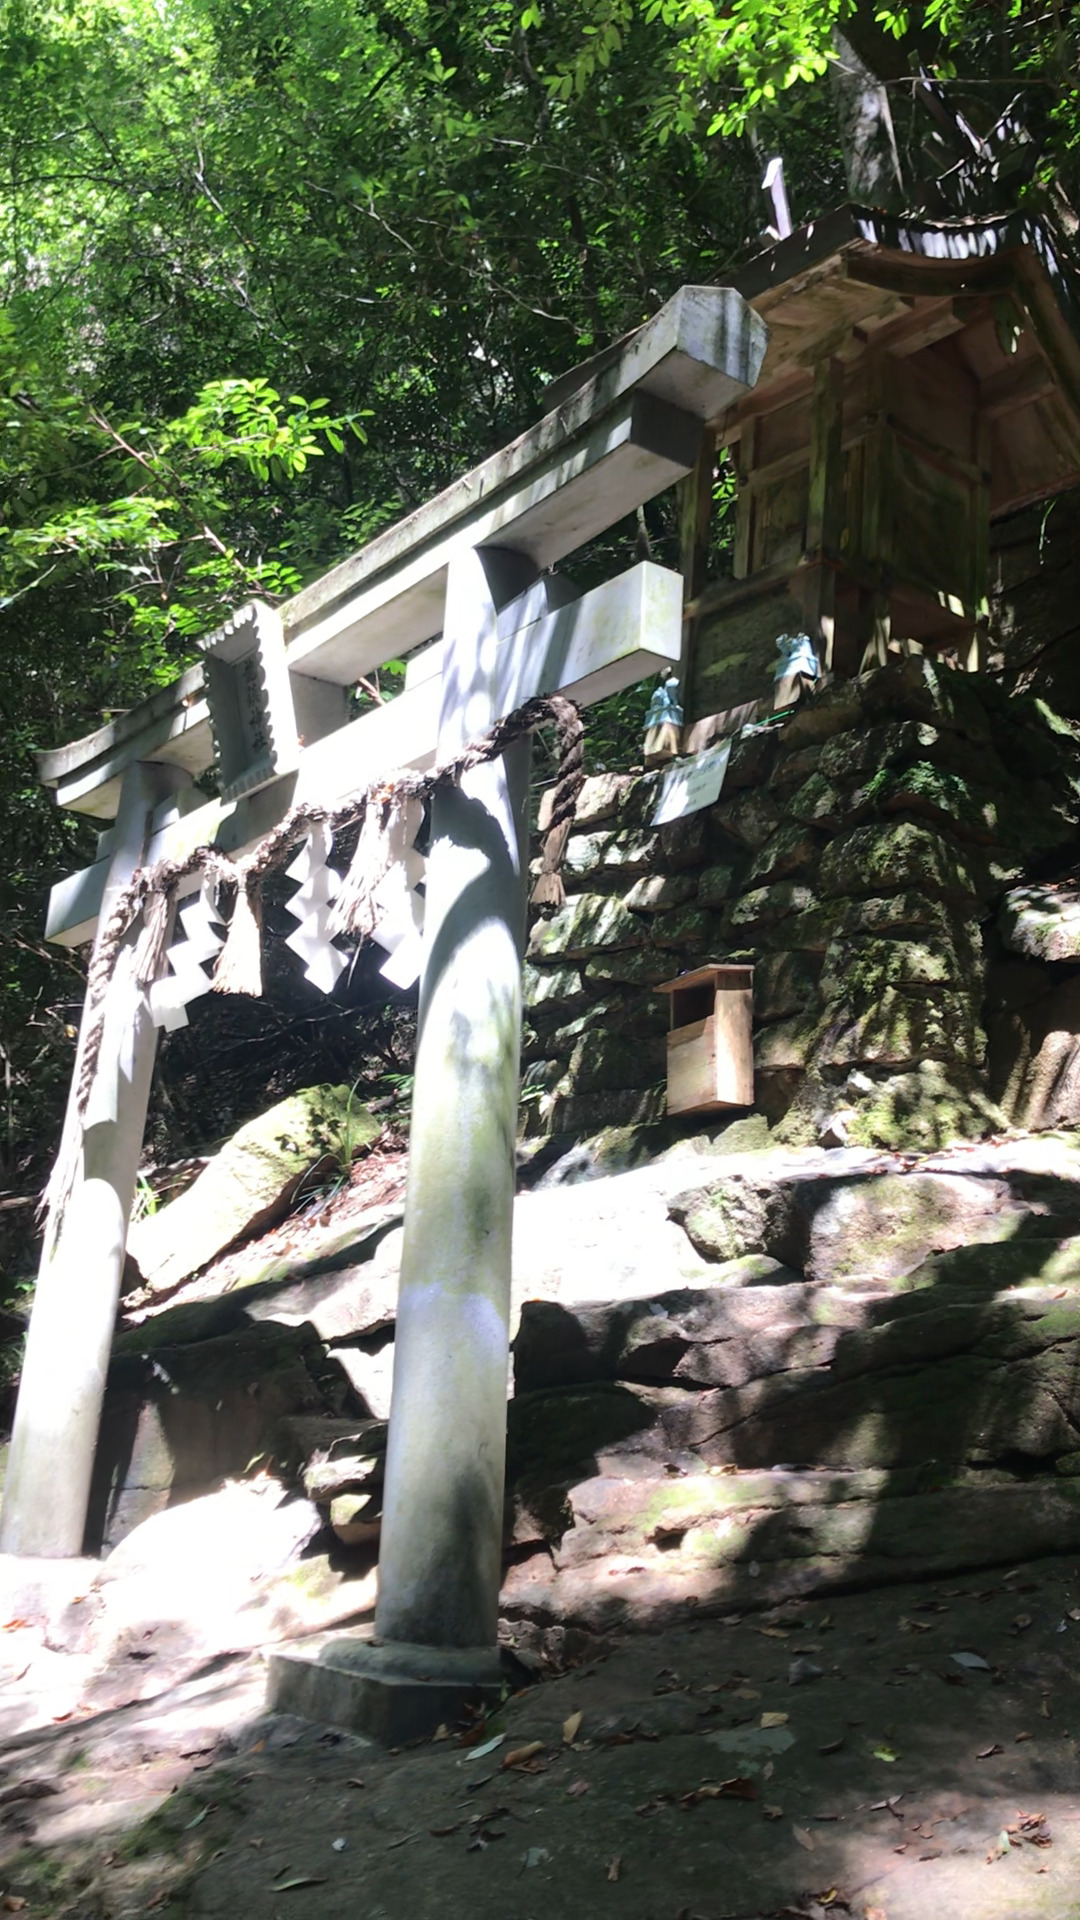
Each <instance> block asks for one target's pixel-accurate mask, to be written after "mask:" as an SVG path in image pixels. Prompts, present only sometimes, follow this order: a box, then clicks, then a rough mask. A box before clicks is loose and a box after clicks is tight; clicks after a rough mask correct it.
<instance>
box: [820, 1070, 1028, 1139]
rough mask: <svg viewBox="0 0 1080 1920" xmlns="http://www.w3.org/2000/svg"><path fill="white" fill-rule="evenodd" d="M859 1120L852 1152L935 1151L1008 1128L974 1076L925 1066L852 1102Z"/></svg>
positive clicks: (851, 1133) (853, 1125)
mask: <svg viewBox="0 0 1080 1920" xmlns="http://www.w3.org/2000/svg"><path fill="white" fill-rule="evenodd" d="M850 1100H851V1105H852V1106H853V1107H854V1108H855V1117H854V1119H853V1120H852V1121H851V1122H850V1123H849V1126H848V1139H849V1141H850V1142H851V1144H852V1146H859V1147H887V1148H890V1149H892V1150H894V1151H897V1152H899V1151H901V1150H902V1149H904V1148H907V1147H916V1148H919V1149H920V1150H922V1151H924V1152H925V1151H930V1150H933V1149H935V1148H938V1147H944V1146H948V1144H949V1142H950V1141H951V1140H981V1139H984V1138H985V1137H986V1135H987V1134H989V1133H994V1132H996V1131H997V1130H998V1129H999V1128H1001V1127H1002V1125H1003V1124H1004V1121H1003V1116H1002V1114H1001V1112H1000V1111H999V1109H998V1108H997V1107H995V1106H994V1104H993V1102H992V1101H991V1100H989V1099H988V1098H987V1096H986V1095H985V1093H983V1092H982V1090H981V1089H980V1087H979V1086H978V1083H977V1082H976V1080H975V1079H974V1077H973V1076H971V1075H963V1074H958V1073H957V1072H956V1069H955V1067H953V1066H951V1065H949V1066H946V1065H944V1064H942V1063H940V1062H938V1061H930V1060H928V1061H924V1062H922V1063H921V1064H920V1065H919V1066H918V1067H916V1068H915V1069H914V1070H913V1071H912V1072H910V1073H902V1074H892V1075H890V1077H889V1078H888V1079H886V1080H882V1081H879V1082H878V1083H877V1084H876V1085H875V1086H874V1088H873V1091H872V1092H855V1093H854V1094H852V1095H851V1096H850Z"/></svg>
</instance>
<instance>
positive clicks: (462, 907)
mask: <svg viewBox="0 0 1080 1920" xmlns="http://www.w3.org/2000/svg"><path fill="white" fill-rule="evenodd" d="M535 575H536V568H535V566H534V565H533V564H532V563H531V562H530V561H528V560H526V559H524V558H523V557H522V556H519V555H517V554H515V553H510V552H507V551H504V550H500V549H492V550H489V551H488V552H487V553H484V552H482V551H477V550H475V549H473V550H468V549H467V550H465V551H463V552H461V553H460V554H457V555H455V556H454V558H453V559H452V560H451V563H450V568H449V578H448V582H447V591H446V623H445V626H444V629H443V632H444V637H445V639H446V641H447V643H448V644H447V648H446V657H445V665H444V668H443V696H442V710H441V715H440V723H439V746H438V758H439V760H440V761H443V760H446V759H449V758H451V757H452V756H453V755H454V754H456V753H458V752H460V750H461V748H462V747H464V746H465V745H467V743H468V742H469V740H471V739H478V738H479V737H480V736H481V735H482V734H484V733H485V732H486V731H487V729H488V728H489V727H490V726H491V725H492V723H493V721H494V720H495V719H496V718H497V717H498V716H497V714H496V713H495V711H494V708H493V693H494V687H495V650H496V648H497V646H498V633H497V626H496V622H497V615H498V610H499V607H500V606H501V605H504V604H506V602H508V601H509V600H511V599H512V598H513V596H514V595H515V594H516V593H518V592H520V591H521V590H522V589H523V588H524V587H526V586H527V585H529V584H530V582H531V581H532V579H533V578H535ZM529 764H530V750H529V741H528V739H527V738H526V739H523V740H521V741H519V742H518V743H516V744H515V745H514V746H513V747H511V748H510V750H509V751H508V752H507V753H506V754H504V755H503V756H502V758H501V759H500V760H495V761H492V762H489V763H488V764H487V765H484V766H480V767H476V768H474V769H473V771H472V772H471V773H467V774H465V775H464V776H463V778H462V780H461V783H460V785H459V786H456V787H450V788H446V789H443V790H442V791H440V792H439V793H438V794H437V795H436V798H435V801H434V804H433V809H432V812H433V818H432V843H431V852H430V855H429V859H428V868H427V890H426V899H425V923H424V965H423V973H422V976H421V983H420V1025H419V1036H418V1044H417V1055H416V1077H415V1084H414V1088H413V1108H412V1123H411V1127H410V1133H409V1179H408V1189H407V1194H406V1208H405V1243H404V1249H403V1252H402V1261H401V1280H400V1286H399V1293H398V1310H397V1331H396V1336H395V1357H394V1390H393V1399H392V1402H391V1408H390V1437H389V1444H388V1448H387V1456H386V1481H385V1489H384V1494H383V1522H382V1538H381V1545H380V1551H379V1600H378V1607H377V1610H376V1615H375V1626H376V1632H377V1633H378V1635H379V1637H380V1639H383V1640H386V1641H390V1642H398V1643H401V1642H405V1643H408V1644H410V1645H411V1646H414V1647H415V1646H422V1647H433V1648H434V1647H440V1648H464V1647H469V1648H473V1649H477V1648H483V1649H488V1650H490V1649H494V1646H495V1639H496V1627H497V1624H498V1600H499V1584H500V1575H501V1562H502V1521H503V1469H504V1463H505V1455H506V1385H507V1369H508V1366H509V1350H510V1332H509V1328H510V1239H511V1230H512V1225H513V1209H514V1183H515V1164H514V1143H515V1138H516V1134H517V1108H518V1066H519V1057H520V1048H521V962H522V948H523V943H524V934H525V910H526V888H527V880H528V786H529Z"/></svg>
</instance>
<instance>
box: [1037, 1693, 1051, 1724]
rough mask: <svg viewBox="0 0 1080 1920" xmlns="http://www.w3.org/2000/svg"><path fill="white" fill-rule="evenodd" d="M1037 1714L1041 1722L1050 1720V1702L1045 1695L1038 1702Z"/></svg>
mask: <svg viewBox="0 0 1080 1920" xmlns="http://www.w3.org/2000/svg"><path fill="white" fill-rule="evenodd" d="M1039 1714H1040V1716H1041V1718H1042V1719H1043V1720H1049V1718H1050V1702H1049V1700H1048V1699H1047V1698H1046V1696H1045V1694H1044V1695H1043V1698H1042V1699H1041V1700H1040V1702H1039Z"/></svg>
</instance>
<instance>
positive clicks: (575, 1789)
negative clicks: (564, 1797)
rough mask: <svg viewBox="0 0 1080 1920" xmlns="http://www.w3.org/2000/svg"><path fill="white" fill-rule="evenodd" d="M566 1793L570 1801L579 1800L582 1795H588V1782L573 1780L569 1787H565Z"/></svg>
mask: <svg viewBox="0 0 1080 1920" xmlns="http://www.w3.org/2000/svg"><path fill="white" fill-rule="evenodd" d="M566 1791H567V1793H568V1794H569V1795H570V1796H571V1798H572V1799H574V1800H580V1799H581V1796H582V1794H583V1793H588V1791H589V1782H588V1781H587V1780H574V1781H572V1782H571V1784H570V1786H568V1787H567V1789H566Z"/></svg>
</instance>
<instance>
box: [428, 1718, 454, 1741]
mask: <svg viewBox="0 0 1080 1920" xmlns="http://www.w3.org/2000/svg"><path fill="white" fill-rule="evenodd" d="M431 1737H432V1739H433V1740H449V1738H450V1729H449V1727H448V1726H447V1724H446V1721H445V1720H440V1722H439V1724H438V1726H437V1727H436V1729H435V1731H434V1733H433V1734H432V1736H431Z"/></svg>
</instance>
